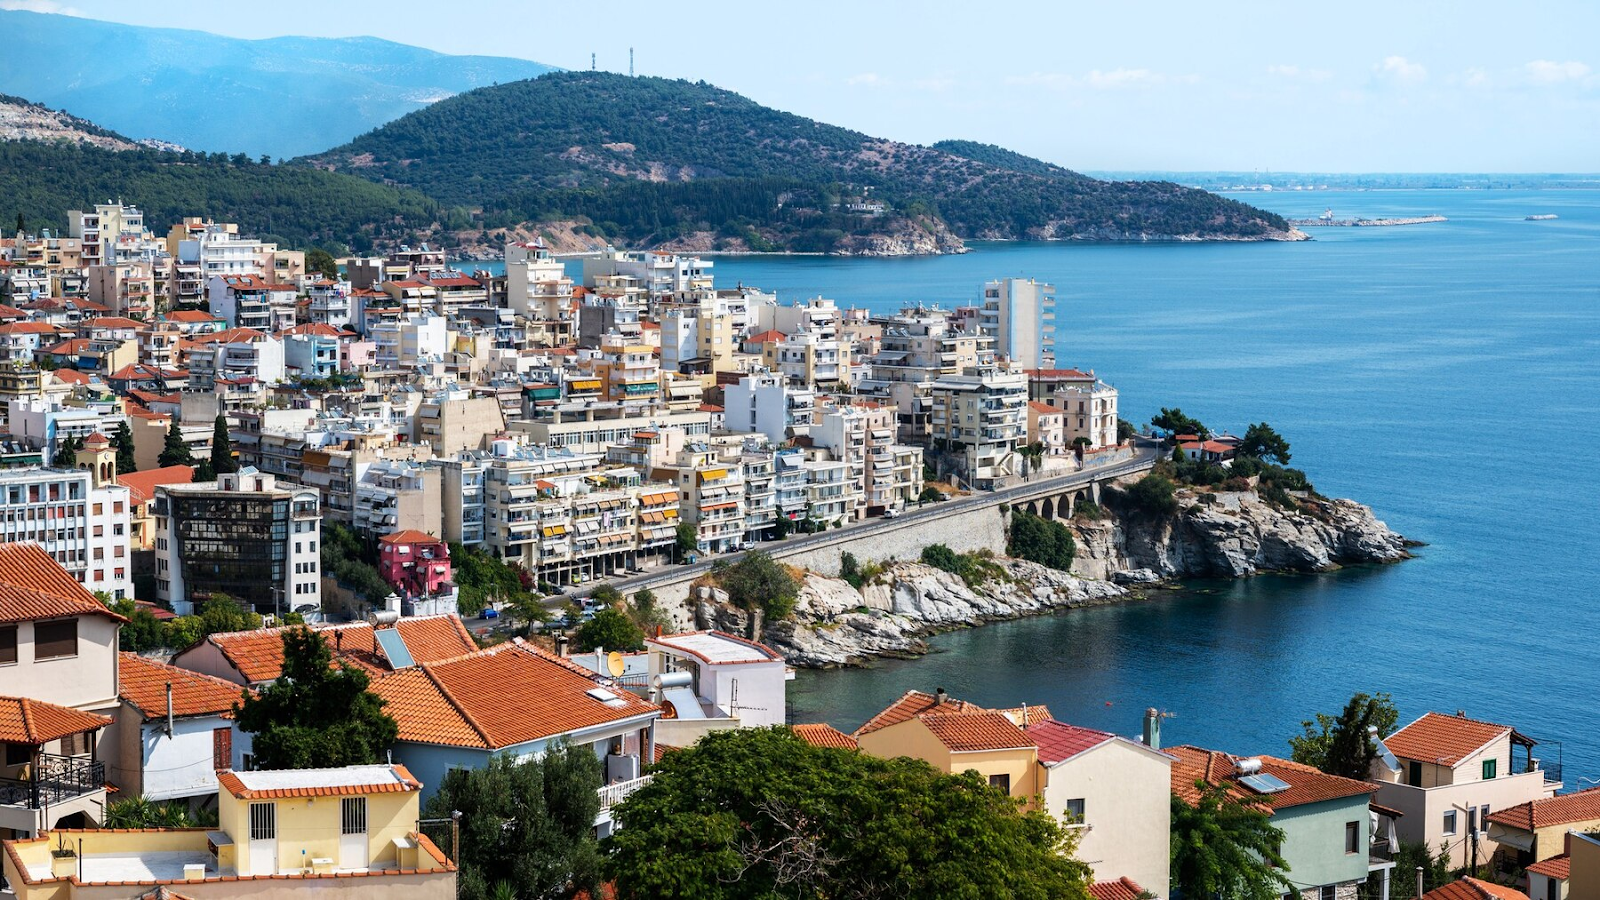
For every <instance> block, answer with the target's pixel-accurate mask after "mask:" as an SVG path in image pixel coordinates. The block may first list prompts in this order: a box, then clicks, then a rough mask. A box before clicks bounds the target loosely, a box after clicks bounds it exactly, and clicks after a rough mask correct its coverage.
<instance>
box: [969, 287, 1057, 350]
mask: <svg viewBox="0 0 1600 900" xmlns="http://www.w3.org/2000/svg"><path fill="white" fill-rule="evenodd" d="M978 324H979V327H980V328H981V329H982V330H983V331H984V333H985V334H990V335H993V336H994V339H995V349H996V350H998V351H999V353H1000V355H1002V356H1005V357H1007V358H1008V359H1010V360H1011V361H1012V362H1013V363H1015V364H1017V365H1020V366H1022V367H1023V368H1025V369H1040V368H1049V367H1051V366H1053V365H1055V338H1056V289H1055V287H1054V286H1053V285H1048V284H1045V283H1043V282H1039V281H1034V280H1033V279H1032V278H1002V279H1000V280H999V281H991V282H989V283H988V284H986V285H984V286H983V308H982V310H981V312H980V313H979V317H978Z"/></svg>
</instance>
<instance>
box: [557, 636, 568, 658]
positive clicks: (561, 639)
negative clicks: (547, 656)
mask: <svg viewBox="0 0 1600 900" xmlns="http://www.w3.org/2000/svg"><path fill="white" fill-rule="evenodd" d="M556 655H557V656H566V655H567V636H566V635H564V634H558V635H556Z"/></svg>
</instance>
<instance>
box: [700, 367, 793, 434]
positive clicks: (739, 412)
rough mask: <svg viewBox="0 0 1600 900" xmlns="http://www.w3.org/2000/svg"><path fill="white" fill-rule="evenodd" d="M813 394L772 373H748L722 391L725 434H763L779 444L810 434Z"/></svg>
mask: <svg viewBox="0 0 1600 900" xmlns="http://www.w3.org/2000/svg"><path fill="white" fill-rule="evenodd" d="M816 404H817V393H816V391H815V390H813V389H811V388H809V387H800V386H797V385H794V384H791V383H790V382H789V381H788V379H786V378H784V377H782V376H781V375H778V374H776V373H774V372H770V371H763V372H752V373H750V374H748V375H745V376H743V377H742V378H740V379H739V381H738V382H737V383H735V384H730V385H727V386H725V387H724V388H723V390H722V408H723V422H724V425H725V427H726V428H727V429H728V430H729V431H734V432H741V433H747V434H748V433H754V434H761V435H765V436H766V438H767V440H769V441H772V442H773V443H775V444H781V443H783V442H784V441H786V440H788V439H789V438H792V437H796V436H799V435H806V434H810V433H811V430H812V427H813V423H814V420H815V417H816V409H817V406H816Z"/></svg>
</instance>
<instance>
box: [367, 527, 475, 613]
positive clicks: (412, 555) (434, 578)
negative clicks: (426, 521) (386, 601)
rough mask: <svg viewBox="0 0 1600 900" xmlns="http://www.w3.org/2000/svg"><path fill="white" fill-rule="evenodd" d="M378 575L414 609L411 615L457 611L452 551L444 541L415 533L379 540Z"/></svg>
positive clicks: (398, 532)
mask: <svg viewBox="0 0 1600 900" xmlns="http://www.w3.org/2000/svg"><path fill="white" fill-rule="evenodd" d="M378 574H379V575H382V576H383V580H384V581H387V582H388V583H389V584H390V585H392V586H393V587H394V589H395V593H397V594H399V595H400V597H401V599H402V600H403V601H404V602H405V605H406V606H407V607H411V608H413V610H412V611H408V613H407V614H408V615H418V616H420V615H435V614H438V612H439V610H443V611H445V612H452V613H453V612H455V611H456V584H455V580H454V579H453V578H452V577H451V571H450V548H449V546H447V545H446V544H445V542H444V541H443V540H442V539H440V538H436V537H434V536H433V535H431V534H426V533H424V532H421V531H414V530H407V531H396V532H395V533H394V534H388V535H384V536H383V537H381V538H378ZM436 607H437V608H438V609H436ZM446 607H448V608H447V609H446ZM424 608H425V609H426V611H424Z"/></svg>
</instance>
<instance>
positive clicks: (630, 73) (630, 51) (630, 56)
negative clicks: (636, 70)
mask: <svg viewBox="0 0 1600 900" xmlns="http://www.w3.org/2000/svg"><path fill="white" fill-rule="evenodd" d="M628 77H629V78H632V77H633V48H632V47H629V48H628Z"/></svg>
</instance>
